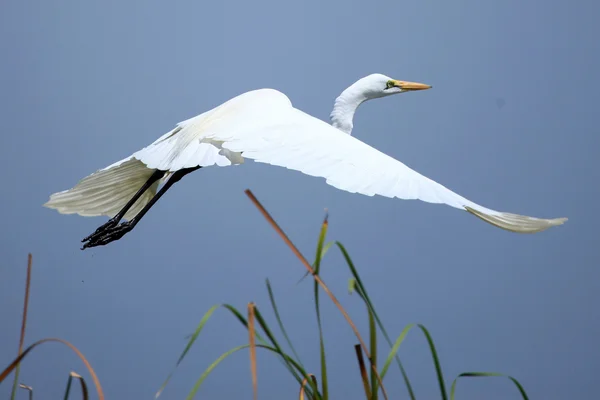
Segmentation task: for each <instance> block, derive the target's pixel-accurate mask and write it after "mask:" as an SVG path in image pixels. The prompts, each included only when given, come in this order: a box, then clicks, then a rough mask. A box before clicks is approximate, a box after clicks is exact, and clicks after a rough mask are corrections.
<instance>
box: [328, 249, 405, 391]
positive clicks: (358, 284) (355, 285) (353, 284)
mask: <svg viewBox="0 0 600 400" xmlns="http://www.w3.org/2000/svg"><path fill="white" fill-rule="evenodd" d="M335 244H336V245H337V246H338V248H339V249H340V251H341V252H342V255H343V256H344V259H345V260H346V263H347V264H348V268H349V269H350V272H351V273H352V276H353V277H354V280H351V281H349V287H348V290H349V291H350V290H357V292H358V293H359V294H360V296H361V298H362V299H363V300H364V301H365V302H366V304H367V307H368V308H369V310H370V311H371V312H372V313H373V316H374V317H375V321H376V322H377V326H379V329H381V332H382V333H383V337H384V338H385V340H386V342H387V343H388V345H389V346H390V347H392V340H391V339H390V336H389V335H388V333H387V331H386V329H385V327H384V326H383V323H382V322H381V319H380V318H379V316H378V315H377V312H376V311H375V307H374V306H373V303H372V302H371V299H370V298H369V295H368V294H367V290H366V288H365V286H364V285H363V283H362V280H361V279H360V275H359V274H358V271H357V270H356V267H355V266H354V263H353V262H352V259H351V258H350V255H349V254H348V251H347V250H346V248H345V247H344V245H342V244H341V243H340V242H337V241H336V242H335ZM395 359H396V363H397V364H398V368H400V372H401V373H402V378H403V379H404V384H405V385H406V388H407V390H408V394H409V396H410V398H411V399H412V400H415V393H414V391H413V388H412V385H411V384H410V380H409V379H408V374H407V373H406V370H405V369H404V366H403V365H402V362H401V361H400V357H398V356H397V355H396V356H395ZM381 379H383V377H381Z"/></svg>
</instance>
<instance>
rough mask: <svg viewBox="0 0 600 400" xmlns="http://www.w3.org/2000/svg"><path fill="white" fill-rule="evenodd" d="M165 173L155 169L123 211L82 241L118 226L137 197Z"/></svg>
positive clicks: (91, 238)
mask: <svg viewBox="0 0 600 400" xmlns="http://www.w3.org/2000/svg"><path fill="white" fill-rule="evenodd" d="M165 173H166V172H165V171H161V170H158V169H157V170H156V171H154V173H153V174H152V176H150V178H148V180H147V181H146V183H144V184H143V185H142V187H141V188H140V190H138V191H137V193H136V194H135V195H133V197H132V198H131V199H130V200H129V201H128V202H127V204H125V207H123V208H122V209H121V211H119V212H118V213H117V215H115V216H114V217H112V218H111V219H109V220H108V222H106V223H105V224H103V225H101V226H100V227H99V228H98V229H96V231H95V232H94V233H92V234H91V235H89V236H87V237H85V238H83V240H82V242H87V241H88V240H93V239H94V238H96V237H98V236H100V235H101V234H102V233H104V232H105V231H106V230H107V229H110V228H114V227H115V226H117V224H118V223H119V221H120V220H121V219H122V218H123V216H124V215H125V214H126V213H127V211H128V210H129V209H130V208H131V207H132V206H133V205H134V204H135V202H136V201H137V199H139V198H140V197H141V196H142V194H144V192H145V191H146V190H148V188H149V187H150V186H152V184H153V183H154V182H156V181H157V180H159V179H160V178H162V177H163V176H164V175H165Z"/></svg>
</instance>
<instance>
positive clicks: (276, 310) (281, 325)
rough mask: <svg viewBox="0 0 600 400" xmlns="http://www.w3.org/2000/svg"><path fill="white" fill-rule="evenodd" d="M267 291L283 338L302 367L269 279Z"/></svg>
mask: <svg viewBox="0 0 600 400" xmlns="http://www.w3.org/2000/svg"><path fill="white" fill-rule="evenodd" d="M267 290H268V292H269V299H270V300H271V307H272V308H273V312H274V313H275V318H276V319H277V323H278V324H279V329H281V332H282V333H283V336H284V338H285V340H286V341H287V344H288V346H290V349H291V350H292V353H294V357H296V360H298V363H299V364H300V365H302V361H301V360H300V357H299V356H298V353H296V349H295V348H294V345H292V341H291V340H290V337H289V336H288V334H287V331H286V330H285V327H284V326H283V321H282V320H281V316H280V315H279V310H278V309H277V303H276V302H275V295H274V294H273V290H272V289H271V283H270V282H269V280H268V279H267Z"/></svg>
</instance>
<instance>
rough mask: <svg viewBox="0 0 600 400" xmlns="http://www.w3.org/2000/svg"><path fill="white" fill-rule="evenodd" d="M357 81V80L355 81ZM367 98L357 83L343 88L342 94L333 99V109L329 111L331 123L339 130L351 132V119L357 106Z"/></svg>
mask: <svg viewBox="0 0 600 400" xmlns="http://www.w3.org/2000/svg"><path fill="white" fill-rule="evenodd" d="M357 83H358V82H357ZM368 99H369V98H368V97H367V96H366V94H365V92H364V90H362V88H360V87H359V85H357V84H354V85H352V86H350V87H349V88H348V89H346V90H344V91H343V92H342V94H340V95H339V96H338V98H337V99H335V103H334V105H333V111H332V112H331V115H330V118H331V124H332V125H333V126H334V127H336V128H338V129H339V130H341V131H343V132H346V133H347V134H348V135H350V134H352V127H353V124H352V119H353V117H354V113H355V112H356V109H357V108H358V106H360V105H361V104H362V103H363V102H364V101H366V100H368Z"/></svg>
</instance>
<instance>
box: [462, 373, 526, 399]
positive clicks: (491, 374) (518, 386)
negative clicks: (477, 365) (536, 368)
mask: <svg viewBox="0 0 600 400" xmlns="http://www.w3.org/2000/svg"><path fill="white" fill-rule="evenodd" d="M495 376H498V377H502V378H508V379H510V380H511V381H512V383H514V384H515V386H516V387H517V389H519V392H520V393H521V396H522V397H523V400H529V397H527V393H526V392H525V389H524V388H523V385H521V384H520V383H519V381H517V380H516V379H515V378H513V377H512V376H509V375H504V374H499V373H497V372H463V373H462V374H460V375H458V376H457V377H456V379H454V381H453V382H452V386H451V387H450V400H454V392H455V390H456V383H457V382H458V380H459V379H460V378H465V377H466V378H477V377H495Z"/></svg>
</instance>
